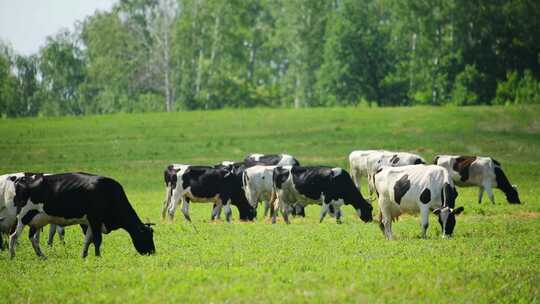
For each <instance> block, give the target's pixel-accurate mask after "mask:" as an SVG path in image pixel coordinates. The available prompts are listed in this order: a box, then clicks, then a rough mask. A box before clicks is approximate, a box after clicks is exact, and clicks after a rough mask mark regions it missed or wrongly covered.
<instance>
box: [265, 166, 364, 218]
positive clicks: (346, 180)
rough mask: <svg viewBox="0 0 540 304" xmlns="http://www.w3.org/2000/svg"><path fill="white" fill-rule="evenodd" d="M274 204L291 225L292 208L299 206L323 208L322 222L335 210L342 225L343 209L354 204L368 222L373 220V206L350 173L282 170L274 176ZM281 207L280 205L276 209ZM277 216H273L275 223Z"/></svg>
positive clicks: (310, 169) (360, 215)
mask: <svg viewBox="0 0 540 304" xmlns="http://www.w3.org/2000/svg"><path fill="white" fill-rule="evenodd" d="M273 186H274V192H273V193H274V194H273V196H274V197H273V198H274V199H273V200H272V201H273V203H272V205H273V206H274V208H272V209H275V206H279V207H280V208H281V212H282V213H283V218H284V220H285V222H286V223H287V224H288V223H289V219H288V211H289V208H290V207H291V206H292V205H293V204H295V203H297V204H301V205H303V206H305V205H308V204H320V205H322V209H321V216H320V221H321V222H322V220H323V219H324V217H325V216H326V214H327V213H328V212H329V211H331V209H334V213H335V215H336V220H337V222H338V223H341V216H342V214H341V209H340V208H341V206H342V205H344V204H351V205H352V206H353V207H354V209H356V211H357V213H358V216H359V217H360V218H361V219H362V220H363V221H364V222H369V221H371V220H372V209H373V207H371V205H370V204H369V203H368V202H366V200H364V198H363V197H362V194H361V193H360V191H358V189H357V188H356V187H355V185H354V183H353V181H352V179H351V177H350V175H349V173H348V172H347V171H346V170H344V169H342V168H332V167H300V166H278V167H276V168H275V169H274V174H273ZM276 204H277V205H276ZM275 217H276V212H275V211H274V212H272V223H275Z"/></svg>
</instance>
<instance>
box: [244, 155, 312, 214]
mask: <svg viewBox="0 0 540 304" xmlns="http://www.w3.org/2000/svg"><path fill="white" fill-rule="evenodd" d="M244 164H245V165H246V166H247V167H252V166H255V165H262V166H300V162H299V161H298V160H297V159H296V158H294V157H293V156H291V155H289V154H259V153H254V154H250V155H248V156H246V158H245V159H244ZM269 210H270V202H268V201H264V216H266V215H267V214H268V211H269ZM290 211H291V214H292V215H293V216H300V217H305V216H306V213H305V210H304V206H303V205H302V204H294V205H293V206H292V208H291V210H290Z"/></svg>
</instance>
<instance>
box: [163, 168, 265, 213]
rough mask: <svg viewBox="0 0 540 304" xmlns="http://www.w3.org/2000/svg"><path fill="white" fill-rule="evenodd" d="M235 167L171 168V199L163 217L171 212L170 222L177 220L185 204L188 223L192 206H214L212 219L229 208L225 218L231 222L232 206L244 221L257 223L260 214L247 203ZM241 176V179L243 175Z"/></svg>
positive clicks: (168, 178)
mask: <svg viewBox="0 0 540 304" xmlns="http://www.w3.org/2000/svg"><path fill="white" fill-rule="evenodd" d="M231 168H232V165H231V166H222V167H217V168H216V167H210V166H191V165H171V166H168V167H167V169H166V170H165V183H166V184H167V193H168V194H167V197H166V200H165V202H164V206H163V210H162V216H165V212H166V211H168V214H169V216H170V218H171V219H172V218H173V217H174V213H175V211H176V208H177V207H178V203H179V202H180V201H181V202H182V213H183V214H184V217H185V218H186V220H188V221H191V217H190V215H189V203H190V202H191V201H194V202H213V203H214V208H213V211H212V219H216V218H217V217H218V214H219V213H218V212H219V210H220V209H221V207H222V206H224V207H225V217H226V220H227V221H230V220H231V215H232V212H231V209H230V205H231V203H232V202H234V203H236V204H237V205H236V206H237V207H238V211H239V212H240V218H241V219H243V220H253V218H254V217H255V215H256V213H255V211H254V209H253V207H251V206H250V205H249V203H248V202H247V200H246V198H245V195H244V192H243V190H242V185H241V177H240V178H239V177H237V176H236V174H235V172H234V170H232V169H231ZM240 176H241V175H240Z"/></svg>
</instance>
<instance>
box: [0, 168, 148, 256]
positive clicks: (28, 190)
mask: <svg viewBox="0 0 540 304" xmlns="http://www.w3.org/2000/svg"><path fill="white" fill-rule="evenodd" d="M11 179H12V180H13V181H15V197H14V199H13V201H14V202H15V206H16V208H17V228H16V229H15V232H14V233H13V234H12V235H11V237H10V240H9V252H10V256H11V257H12V258H13V257H14V256H15V244H16V241H17V238H18V237H19V235H20V233H21V232H22V230H23V228H24V226H25V225H28V226H30V234H29V237H30V240H31V242H32V246H33V247H34V251H35V252H36V254H37V255H38V256H39V257H43V258H44V257H45V256H44V255H43V253H42V252H41V249H40V247H39V239H38V236H39V230H40V228H41V227H43V226H44V225H46V224H50V223H53V224H57V225H62V226H68V225H74V224H80V225H81V226H84V227H86V231H85V238H84V246H83V250H82V257H83V258H84V257H86V256H87V255H88V247H89V245H90V243H91V242H92V243H93V244H94V249H95V255H96V256H100V254H101V253H100V246H101V239H102V235H101V234H102V233H109V232H111V231H113V230H116V229H119V228H122V229H124V230H126V231H127V232H128V233H129V235H130V237H131V240H132V241H133V245H134V247H135V249H136V250H137V251H138V252H139V253H140V254H153V253H154V252H155V246H154V240H153V230H152V228H150V227H149V224H143V223H142V222H141V220H140V219H139V217H138V216H137V213H136V212H135V210H134V209H133V207H132V206H131V204H130V203H129V201H128V199H127V197H126V194H125V192H124V189H123V188H122V186H121V185H120V184H119V183H118V182H117V181H115V180H114V179H111V178H108V177H103V176H97V175H92V174H88V173H63V174H51V175H43V174H35V175H32V176H22V177H18V178H15V177H14V178H11ZM83 229H84V228H83Z"/></svg>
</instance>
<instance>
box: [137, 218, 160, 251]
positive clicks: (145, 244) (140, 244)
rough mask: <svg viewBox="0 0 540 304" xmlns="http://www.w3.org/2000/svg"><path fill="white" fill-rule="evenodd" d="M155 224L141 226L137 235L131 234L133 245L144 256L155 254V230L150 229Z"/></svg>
mask: <svg viewBox="0 0 540 304" xmlns="http://www.w3.org/2000/svg"><path fill="white" fill-rule="evenodd" d="M151 225H153V224H150V223H148V224H142V225H139V226H138V228H137V230H136V231H135V233H131V237H132V240H133V245H134V246H135V249H137V252H138V253H140V254H143V255H148V254H154V253H155V252H156V247H155V246H154V229H152V227H150V226H151Z"/></svg>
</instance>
